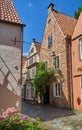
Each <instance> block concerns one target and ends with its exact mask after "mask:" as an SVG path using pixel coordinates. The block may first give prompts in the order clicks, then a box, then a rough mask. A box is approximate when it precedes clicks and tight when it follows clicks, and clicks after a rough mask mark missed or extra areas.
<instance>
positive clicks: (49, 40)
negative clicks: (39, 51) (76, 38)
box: [48, 35, 52, 47]
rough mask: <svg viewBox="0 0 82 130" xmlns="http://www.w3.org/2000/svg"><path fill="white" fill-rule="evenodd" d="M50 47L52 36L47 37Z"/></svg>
mask: <svg viewBox="0 0 82 130" xmlns="http://www.w3.org/2000/svg"><path fill="white" fill-rule="evenodd" d="M51 45H52V35H50V36H48V47H50V46H51Z"/></svg>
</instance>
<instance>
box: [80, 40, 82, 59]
mask: <svg viewBox="0 0 82 130" xmlns="http://www.w3.org/2000/svg"><path fill="white" fill-rule="evenodd" d="M80 60H82V39H80Z"/></svg>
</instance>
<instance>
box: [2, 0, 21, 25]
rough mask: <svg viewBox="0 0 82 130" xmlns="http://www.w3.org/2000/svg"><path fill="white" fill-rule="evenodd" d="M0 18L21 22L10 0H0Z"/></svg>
mask: <svg viewBox="0 0 82 130" xmlns="http://www.w3.org/2000/svg"><path fill="white" fill-rule="evenodd" d="M0 20H2V21H6V22H12V23H16V24H22V22H21V20H20V18H19V16H18V14H17V12H16V9H15V7H14V5H13V3H12V0H0Z"/></svg>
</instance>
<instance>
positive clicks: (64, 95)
mask: <svg viewBox="0 0 82 130" xmlns="http://www.w3.org/2000/svg"><path fill="white" fill-rule="evenodd" d="M50 19H51V21H50V23H48V21H49V20H50ZM50 34H52V36H53V44H52V46H51V47H49V48H48V46H47V43H48V36H49V35H50ZM67 48H68V47H67V46H66V39H64V37H63V35H62V33H61V31H60V28H59V27H58V25H57V23H56V21H55V20H54V16H53V14H52V13H49V15H48V17H47V20H46V26H45V29H44V35H43V40H42V46H41V51H40V61H48V68H52V67H53V57H52V56H51V54H52V51H54V52H55V55H56V56H57V55H59V56H60V69H61V71H62V74H63V76H64V78H63V81H62V82H61V97H60V98H55V97H54V96H53V82H55V80H53V82H52V83H51V85H50V104H54V105H55V106H57V107H64V108H65V107H70V95H69V85H68V80H69V78H68V77H69V76H68V75H67V69H68V66H67V62H68V60H67Z"/></svg>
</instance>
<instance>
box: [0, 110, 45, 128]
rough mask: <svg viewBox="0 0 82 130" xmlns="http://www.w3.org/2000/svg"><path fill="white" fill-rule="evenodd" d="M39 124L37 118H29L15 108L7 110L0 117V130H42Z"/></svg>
mask: <svg viewBox="0 0 82 130" xmlns="http://www.w3.org/2000/svg"><path fill="white" fill-rule="evenodd" d="M40 123H41V122H40V120H39V118H29V117H28V116H27V115H23V114H21V113H17V110H16V109H15V108H8V109H7V110H6V111H5V112H4V113H2V115H1V116H0V130H44V129H43V128H42V127H41V126H40Z"/></svg>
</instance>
